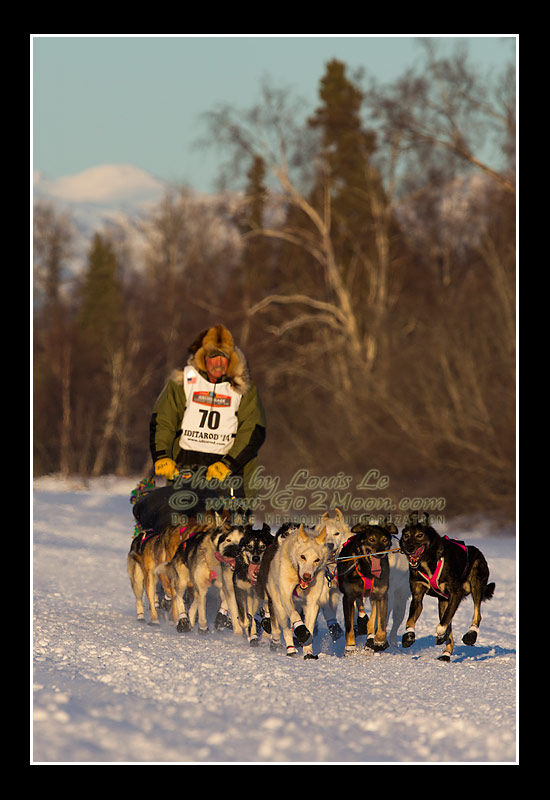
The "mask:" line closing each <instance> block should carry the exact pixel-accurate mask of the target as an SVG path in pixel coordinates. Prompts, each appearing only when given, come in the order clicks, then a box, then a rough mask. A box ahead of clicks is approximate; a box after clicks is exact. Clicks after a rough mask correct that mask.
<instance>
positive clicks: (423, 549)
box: [400, 514, 495, 661]
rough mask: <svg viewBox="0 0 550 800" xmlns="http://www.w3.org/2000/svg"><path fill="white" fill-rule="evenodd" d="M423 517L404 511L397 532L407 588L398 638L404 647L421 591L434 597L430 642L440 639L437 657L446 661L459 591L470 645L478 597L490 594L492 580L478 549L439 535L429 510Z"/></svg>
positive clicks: (474, 636) (418, 611) (487, 597)
mask: <svg viewBox="0 0 550 800" xmlns="http://www.w3.org/2000/svg"><path fill="white" fill-rule="evenodd" d="M424 517H425V518H424V522H419V521H418V516H417V515H414V516H412V517H410V518H409V524H408V525H407V526H406V527H405V528H404V529H403V531H402V533H401V542H400V546H401V550H402V551H403V552H404V553H405V555H406V556H407V558H408V559H409V567H410V583H411V593H412V600H411V605H410V611H409V618H408V620H407V623H406V630H405V633H404V635H403V639H402V644H403V647H410V646H411V645H412V643H413V642H414V640H415V625H416V622H417V621H418V618H419V617H420V614H421V613H422V601H423V598H424V595H425V594H428V595H429V596H430V597H437V600H438V604H439V624H438V625H437V627H436V643H437V644H443V643H445V650H444V651H443V653H442V655H441V656H440V657H439V660H441V661H450V659H451V654H452V652H453V649H454V639H453V633H452V620H453V617H454V615H455V612H456V610H457V608H458V606H459V605H460V603H461V602H462V600H463V598H464V597H466V596H467V595H468V594H471V595H472V600H473V602H474V615H473V619H472V624H471V625H470V628H469V630H468V631H467V632H466V633H465V634H464V636H463V637H462V641H463V642H464V644H467V645H473V644H474V643H475V641H476V639H477V633H478V631H479V625H480V622H481V603H482V601H484V600H490V599H491V598H492V596H493V594H494V591H495V584H494V583H488V580H489V567H488V565H487V561H486V560H485V556H484V555H483V553H482V552H481V550H479V549H478V548H477V547H473V546H472V545H465V544H464V543H463V542H460V541H458V540H456V539H449V538H448V537H447V536H440V535H439V534H438V533H437V531H436V530H435V529H434V528H433V527H431V525H430V524H429V516H428V515H427V514H425V515H424Z"/></svg>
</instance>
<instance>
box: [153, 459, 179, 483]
mask: <svg viewBox="0 0 550 800" xmlns="http://www.w3.org/2000/svg"><path fill="white" fill-rule="evenodd" d="M177 472H178V469H177V467H176V462H175V461H173V460H172V459H171V458H159V460H158V461H155V475H163V476H164V477H165V478H168V480H169V481H171V480H172V478H173V477H174V475H176V474H177Z"/></svg>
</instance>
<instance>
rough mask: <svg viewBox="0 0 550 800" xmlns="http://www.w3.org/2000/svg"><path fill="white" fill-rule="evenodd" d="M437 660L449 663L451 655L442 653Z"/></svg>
mask: <svg viewBox="0 0 550 800" xmlns="http://www.w3.org/2000/svg"><path fill="white" fill-rule="evenodd" d="M437 660H438V661H445V662H447V663H448V662H449V661H450V660H451V654H450V653H442V654H441V655H440V656H438V659H437Z"/></svg>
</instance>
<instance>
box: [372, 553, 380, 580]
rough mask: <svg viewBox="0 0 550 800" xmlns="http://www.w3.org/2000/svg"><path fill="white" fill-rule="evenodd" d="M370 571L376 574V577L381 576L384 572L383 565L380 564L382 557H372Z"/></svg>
mask: <svg viewBox="0 0 550 800" xmlns="http://www.w3.org/2000/svg"><path fill="white" fill-rule="evenodd" d="M370 571H371V572H372V574H373V575H374V577H375V578H379V577H380V574H381V572H382V567H381V566H380V559H379V558H376V556H371V557H370Z"/></svg>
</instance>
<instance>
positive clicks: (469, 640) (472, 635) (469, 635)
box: [462, 626, 478, 645]
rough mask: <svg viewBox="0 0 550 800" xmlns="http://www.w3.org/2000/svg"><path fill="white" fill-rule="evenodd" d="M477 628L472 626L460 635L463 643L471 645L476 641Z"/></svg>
mask: <svg viewBox="0 0 550 800" xmlns="http://www.w3.org/2000/svg"><path fill="white" fill-rule="evenodd" d="M477 630H478V629H477V628H475V627H474V626H472V627H471V628H470V630H469V631H466V633H465V634H464V636H463V637H462V641H463V642H464V644H468V645H473V644H475V643H476V641H477Z"/></svg>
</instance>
